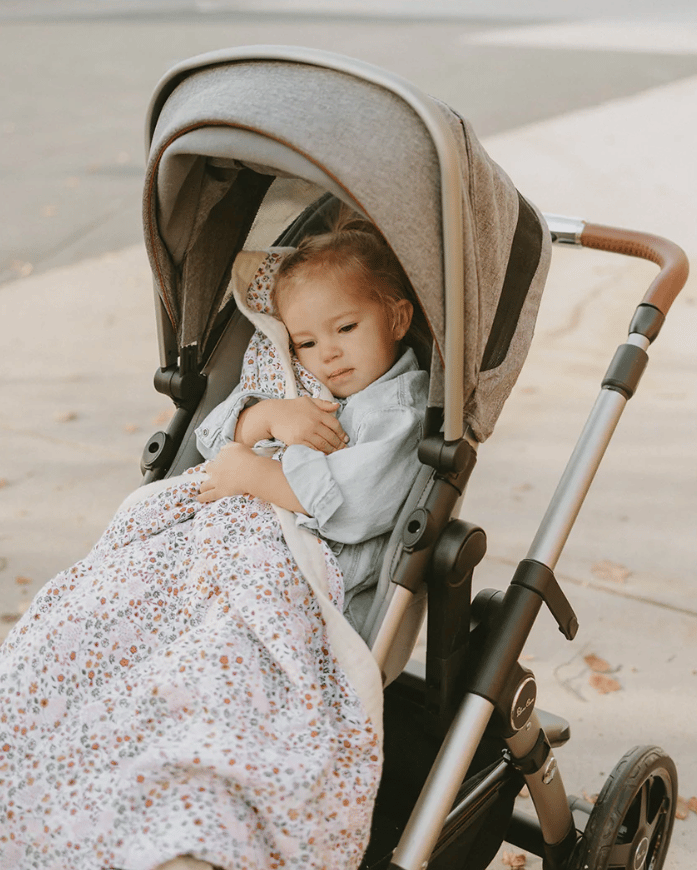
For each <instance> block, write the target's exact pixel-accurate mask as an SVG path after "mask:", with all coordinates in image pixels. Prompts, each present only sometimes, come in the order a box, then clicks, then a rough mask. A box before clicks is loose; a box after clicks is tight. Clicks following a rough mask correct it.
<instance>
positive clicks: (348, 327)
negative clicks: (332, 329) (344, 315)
mask: <svg viewBox="0 0 697 870" xmlns="http://www.w3.org/2000/svg"><path fill="white" fill-rule="evenodd" d="M357 326H358V324H357V323H347V324H346V326H342V327H341V329H339V332H351V331H352V330H354V329H355V328H356V327H357Z"/></svg>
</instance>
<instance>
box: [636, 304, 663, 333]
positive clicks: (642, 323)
mask: <svg viewBox="0 0 697 870" xmlns="http://www.w3.org/2000/svg"><path fill="white" fill-rule="evenodd" d="M665 319H666V316H665V314H664V313H663V312H662V311H661V310H660V309H659V308H656V307H655V306H654V305H649V303H648V302H642V303H641V305H639V306H638V307H637V310H636V311H635V312H634V317H633V318H632V322H631V323H630V324H629V334H630V335H631V334H632V333H633V332H636V333H638V334H639V335H643V336H644V337H645V338H648V340H649V342H652V341H653V340H654V339H655V338H656V336H657V335H658V333H659V332H660V331H661V327H662V326H663V324H664V322H665Z"/></svg>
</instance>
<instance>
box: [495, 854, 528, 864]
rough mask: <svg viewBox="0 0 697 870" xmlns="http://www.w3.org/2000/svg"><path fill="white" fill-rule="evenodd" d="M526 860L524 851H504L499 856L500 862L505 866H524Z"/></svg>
mask: <svg viewBox="0 0 697 870" xmlns="http://www.w3.org/2000/svg"><path fill="white" fill-rule="evenodd" d="M526 861H527V856H526V854H525V852H504V853H503V855H502V856H501V863H502V864H505V865H506V867H525V862H526Z"/></svg>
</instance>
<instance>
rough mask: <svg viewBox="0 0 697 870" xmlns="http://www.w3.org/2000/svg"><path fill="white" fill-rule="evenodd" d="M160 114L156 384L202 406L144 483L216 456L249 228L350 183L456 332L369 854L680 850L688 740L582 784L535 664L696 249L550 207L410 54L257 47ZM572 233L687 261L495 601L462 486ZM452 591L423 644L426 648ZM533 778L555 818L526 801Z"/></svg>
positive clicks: (339, 194)
mask: <svg viewBox="0 0 697 870" xmlns="http://www.w3.org/2000/svg"><path fill="white" fill-rule="evenodd" d="M146 135H147V146H148V154H149V156H148V168H147V174H146V183H145V192H144V224H145V235H146V244H147V247H148V253H149V257H150V260H151V264H152V268H153V274H154V284H155V305H156V310H157V323H158V338H159V345H160V368H159V369H158V371H157V373H156V375H155V386H156V389H157V390H158V391H160V392H162V393H165V394H167V395H169V396H170V397H171V398H172V400H173V402H174V404H175V406H176V412H175V413H174V415H173V417H172V420H171V422H170V424H169V427H168V429H167V431H166V432H158V433H156V434H155V435H154V436H153V437H152V438H151V439H150V441H149V442H148V444H147V445H146V447H145V450H144V453H143V460H142V470H143V472H144V478H143V482H144V483H147V482H150V481H153V480H157V479H160V478H165V477H168V476H171V475H175V474H178V473H180V472H181V471H183V470H184V469H186V468H189V467H191V466H193V465H195V464H196V463H197V462H199V461H200V460H201V457H200V455H199V454H198V452H197V450H196V442H195V437H194V430H195V428H196V427H197V426H198V425H199V424H200V422H201V421H202V420H203V419H204V417H205V416H206V415H207V414H208V412H209V411H210V410H211V409H212V408H213V407H214V406H216V405H217V404H218V403H219V402H221V401H222V400H223V399H224V398H225V397H226V396H227V395H228V394H229V393H230V391H231V389H232V387H233V386H234V385H235V383H236V379H237V378H238V376H239V371H240V367H241V362H242V356H243V353H244V350H245V347H246V345H247V341H248V339H249V337H250V335H251V333H252V326H251V324H249V323H248V322H247V321H246V319H245V318H244V317H243V316H242V315H241V313H240V312H239V311H238V310H237V309H236V307H235V303H234V299H233V298H232V297H231V296H230V294H229V293H228V290H227V288H228V284H229V282H230V275H231V269H232V265H233V261H234V259H235V257H236V256H237V254H238V253H239V252H240V251H241V250H243V249H248V250H262V249H266V248H269V247H270V246H274V245H280V246H292V245H295V244H297V242H298V241H299V240H300V239H301V238H303V237H304V236H306V235H308V234H313V233H320V232H323V231H324V230H325V229H326V228H327V226H328V224H329V223H330V221H331V218H332V216H333V215H334V213H335V211H336V210H337V208H338V207H339V206H340V205H341V204H342V203H343V204H345V205H348V206H349V207H350V208H352V209H354V210H355V211H356V212H358V213H359V214H361V215H363V216H365V217H366V218H368V219H369V220H371V221H372V222H373V223H374V224H375V225H376V226H377V227H378V228H379V229H380V231H381V232H382V234H383V235H384V237H385V238H386V240H387V242H388V243H389V244H390V246H391V247H392V249H393V250H394V252H395V253H396V255H397V256H398V258H399V260H400V262H401V264H402V266H403V267H404V269H405V271H406V273H407V275H408V276H409V278H410V280H411V283H412V285H413V287H414V289H415V292H416V294H417V296H418V299H419V302H420V305H421V309H422V313H423V316H424V318H425V320H426V322H427V324H428V327H429V330H430V334H431V337H432V347H431V349H430V353H428V354H427V355H425V356H424V359H422V360H420V362H421V364H422V366H423V367H424V368H427V369H428V370H429V372H430V390H429V409H428V415H427V434H426V437H425V438H424V440H423V442H422V444H421V446H420V449H419V460H420V462H421V464H422V467H421V469H420V471H419V474H418V477H417V480H416V483H415V485H414V487H413V489H412V492H411V494H410V495H409V497H408V499H407V501H406V503H405V505H404V507H403V509H402V512H401V515H400V519H399V522H398V525H397V527H396V528H395V530H394V532H393V534H392V536H391V539H390V543H389V545H388V550H387V555H386V558H385V560H384V564H383V565H382V568H381V574H380V580H379V582H378V586H377V589H376V590H374V595H373V597H372V601H371V602H370V603H369V606H368V607H367V609H366V614H367V615H366V618H365V620H364V624H363V626H362V629H361V634H362V636H363V638H364V640H365V641H366V643H367V644H368V646H369V647H370V649H371V651H372V653H373V656H374V657H375V659H376V661H377V662H378V664H379V667H380V670H381V672H382V675H383V683H384V685H385V697H384V700H385V721H384V725H385V745H384V753H385V764H384V772H383V779H382V783H381V786H380V791H379V794H378V797H377V802H376V807H375V813H374V819H373V827H372V833H371V840H370V844H369V847H368V850H367V853H366V854H365V857H364V860H363V864H362V865H361V866H362V868H365V870H377V868H388V867H389V868H395V870H397V868H401V870H421V868H424V867H426V866H428V867H431V868H443V870H446V868H453V870H454V868H457V867H468V868H484V867H486V866H488V864H489V863H490V861H491V860H492V858H493V857H494V855H495V854H496V851H497V850H498V848H499V847H500V845H501V843H502V842H504V841H506V842H508V843H512V844H514V845H516V846H519V847H521V848H524V849H526V850H527V851H529V852H531V853H533V854H535V855H539V856H541V857H542V858H543V866H544V867H545V868H547V870H563V868H567V870H580V868H598V870H600V868H610V867H611V868H628V870H629V868H632V870H641V868H652V870H660V867H662V865H663V862H664V860H665V856H666V852H667V850H668V846H669V842H670V836H671V831H672V825H673V819H674V815H675V805H676V802H677V774H676V770H675V765H674V763H673V762H672V760H671V759H670V757H668V756H667V755H666V754H665V753H663V751H662V750H661V749H659V748H658V747H654V746H641V747H637V748H635V749H633V750H631V751H630V752H628V753H627V754H626V755H625V756H624V757H623V758H622V759H621V760H620V761H619V763H618V764H617V766H616V767H615V769H614V770H613V772H612V773H611V775H610V777H609V778H608V780H607V782H606V784H605V786H604V788H603V789H602V791H601V793H600V795H599V797H598V799H597V801H596V802H595V804H594V805H591V804H590V803H588V802H587V801H585V800H582V799H580V798H576V797H573V796H567V794H566V792H565V789H564V785H563V782H562V778H561V775H560V772H559V770H558V767H557V762H556V760H555V756H554V751H553V750H554V748H555V747H558V746H560V745H562V744H563V743H565V742H566V740H567V739H568V738H569V726H568V723H567V722H565V721H564V720H563V719H562V718H560V717H558V716H556V715H552V714H550V713H546V712H544V711H543V710H541V709H538V707H537V704H536V683H535V677H534V675H533V673H532V672H531V671H530V670H529V669H527V668H525V667H523V666H522V665H521V664H520V663H519V661H518V660H519V658H520V656H521V652H522V649H523V646H524V643H525V641H526V639H527V637H528V635H529V633H530V631H531V628H532V626H533V623H534V621H535V619H536V616H537V614H538V612H539V611H540V609H541V607H542V605H543V604H546V605H547V607H548V608H549V610H550V611H551V613H552V615H553V617H554V619H555V620H556V622H557V623H558V626H559V629H560V631H561V632H562V634H563V635H564V636H565V637H566V638H568V639H573V637H574V636H575V634H576V631H577V628H578V624H577V620H576V617H575V614H574V611H573V609H572V606H571V604H570V603H569V601H568V600H567V598H566V595H565V594H564V591H563V590H562V589H561V587H560V586H559V584H558V582H557V580H556V578H555V576H554V573H553V572H554V568H555V566H556V563H557V560H558V558H559V556H560V553H561V550H562V548H563V546H564V544H565V542H566V539H567V537H568V534H569V532H570V530H571V527H572V525H573V523H574V521H575V519H576V516H577V514H578V512H579V510H580V507H581V504H582V502H583V500H584V498H585V495H586V493H587V491H588V489H589V487H590V484H591V482H592V479H593V476H594V474H595V472H596V470H597V468H598V466H599V463H600V461H601V459H602V456H603V453H604V451H605V448H606V446H607V444H608V442H609V440H610V437H611V435H612V433H613V431H614V428H615V426H616V424H617V422H618V420H619V417H620V415H621V413H622V411H623V409H624V406H625V404H626V402H627V400H628V399H629V398H630V397H631V396H632V395H633V393H634V391H635V390H636V387H637V384H638V382H639V379H640V377H641V374H642V372H643V369H644V367H645V365H646V362H647V359H648V357H647V354H646V349H647V348H648V346H649V344H650V343H651V342H652V341H653V340H654V338H655V337H656V335H657V334H658V332H659V330H660V328H661V325H662V322H663V320H664V317H665V314H666V313H667V311H668V309H669V307H670V305H671V302H672V301H673V299H674V298H675V296H676V295H677V293H678V292H679V291H680V289H681V288H682V286H683V284H684V283H685V280H686V278H687V261H686V258H685V256H684V254H683V252H682V251H681V250H680V249H679V248H678V247H677V246H675V245H674V244H672V243H671V242H669V241H667V240H665V239H661V238H658V237H655V236H649V235H646V234H643V233H638V232H632V231H626V230H618V229H613V228H608V227H602V226H597V225H590V224H585V223H584V222H583V221H580V220H577V219H568V218H562V217H556V216H545V217H543V216H542V215H541V214H540V213H539V212H538V211H537V210H536V209H535V208H534V206H532V205H531V204H530V203H528V202H527V201H526V200H525V199H524V198H523V197H522V196H521V195H520V194H519V193H518V191H517V190H516V189H515V187H514V186H513V185H512V183H511V182H510V180H509V179H508V177H507V176H506V175H505V174H504V173H503V172H502V171H501V169H500V168H499V167H498V166H497V165H496V164H495V163H493V161H491V160H490V159H489V157H488V156H487V154H486V153H485V152H484V150H483V149H482V147H481V146H480V144H479V143H478V141H477V139H476V137H475V136H474V134H473V132H472V130H471V128H470V126H469V124H468V123H467V121H465V120H464V119H462V118H460V117H459V116H458V115H457V114H456V113H455V112H453V111H452V110H451V109H449V108H448V107H447V106H445V105H443V104H441V103H439V102H437V101H436V100H434V99H432V98H429V97H427V96H425V95H423V94H422V93H420V92H419V91H418V90H417V89H415V88H414V87H412V86H411V85H410V84H408V83H407V82H405V81H403V80H402V79H400V78H398V77H396V76H393V75H392V74H389V73H387V72H385V71H383V70H380V69H378V68H376V67H373V66H370V65H367V64H364V63H359V62H357V61H354V60H351V59H349V58H345V57H342V56H338V55H334V54H329V53H326V52H319V51H310V50H307V49H299V48H289V47H277V46H276V47H259V46H257V47H251V48H246V49H235V50H229V51H220V52H214V53H211V54H208V55H204V56H202V57H197V58H193V59H192V60H189V61H187V62H185V63H183V64H181V65H179V66H177V67H175V68H174V69H173V70H171V71H170V72H169V73H168V74H167V75H166V76H165V78H164V79H163V80H162V81H161V82H160V84H159V86H158V88H157V90H156V92H155V94H154V97H153V100H152V102H151V106H150V110H149V115H148V125H147V131H146ZM552 242H557V243H562V244H575V245H582V246H586V247H592V248H598V249H602V250H606V251H614V252H617V253H622V254H628V255H631V256H638V257H642V258H646V259H649V260H652V261H653V262H655V263H657V264H658V265H659V266H660V269H661V270H660V274H659V275H658V277H657V278H656V279H655V280H654V282H653V284H652V285H651V287H650V288H649V290H648V292H647V293H646V295H645V297H644V299H643V301H642V302H641V304H639V306H638V308H637V309H636V312H635V314H634V316H633V318H632V320H631V324H630V328H629V338H628V339H627V342H626V343H625V344H623V345H622V346H621V347H620V348H619V349H618V351H617V353H616V354H615V357H614V358H613V360H612V362H611V363H610V367H609V369H608V372H607V374H606V376H605V378H604V380H603V382H602V390H601V393H600V396H599V398H598V401H597V403H596V405H595V406H594V408H593V410H592V412H591V414H590V417H589V420H588V422H587V424H586V427H585V428H584V430H583V433H582V435H581V437H580V440H579V442H578V445H577V447H576V448H575V450H574V453H573V455H572V457H571V459H570V460H569V463H568V466H567V468H566V471H565V472H564V474H563V477H562V479H561V481H560V483H559V486H558V488H557V491H556V493H555V495H554V497H553V499H552V502H551V504H550V507H549V509H548V511H547V513H546V515H545V517H544V518H543V520H542V522H541V525H540V528H539V531H538V533H537V535H536V537H535V539H534V541H533V543H532V545H531V547H530V549H529V551H528V553H527V555H526V557H525V558H524V559H523V560H522V561H521V562H520V564H519V566H518V568H517V570H516V571H515V574H514V576H513V578H512V580H511V583H510V585H509V587H508V588H507V589H506V591H505V592H503V591H497V590H485V591H482V592H479V593H478V594H477V595H476V597H474V600H472V594H471V590H472V575H473V571H474V569H475V567H476V566H477V565H478V563H479V562H480V561H481V560H482V558H483V556H484V554H485V550H486V536H485V533H484V531H483V530H482V529H480V528H478V527H477V526H476V525H473V524H471V523H469V522H466V521H464V520H462V519H460V518H459V513H460V506H461V503H462V499H463V496H464V492H465V488H466V485H467V482H468V479H469V477H470V474H471V473H472V470H473V468H474V466H475V461H476V456H477V446H478V444H479V443H481V442H482V441H484V440H485V439H486V438H487V437H488V436H489V434H491V431H492V430H493V427H494V424H495V422H496V419H497V417H498V414H499V412H500V410H501V408H502V406H503V404H504V401H505V399H506V397H507V396H508V394H509V393H510V391H511V389H512V388H513V385H514V383H515V380H516V377H517V375H518V373H519V370H520V368H521V366H522V364H523V361H524V358H525V355H526V353H527V350H528V347H529V344H530V341H531V339H532V333H533V327H534V322H535V317H536V313H537V308H538V305H539V301H540V295H541V291H542V287H543V284H544V279H545V276H546V272H547V267H548V263H549V258H550V253H551V243H552ZM426 614H427V647H426V661H425V666H419V665H418V664H417V663H414V662H413V661H411V660H410V656H411V653H412V651H413V649H414V646H415V643H416V640H417V636H418V634H419V631H420V628H421V626H422V623H423V620H424V618H426ZM524 785H527V788H528V790H529V793H530V796H531V797H532V800H533V803H534V806H535V810H536V814H537V819H535V818H533V817H531V816H529V815H526V814H523V813H520V812H519V811H518V810H516V808H515V807H514V803H515V798H516V796H517V795H518V793H519V792H520V790H521V788H522V787H523V786H524Z"/></svg>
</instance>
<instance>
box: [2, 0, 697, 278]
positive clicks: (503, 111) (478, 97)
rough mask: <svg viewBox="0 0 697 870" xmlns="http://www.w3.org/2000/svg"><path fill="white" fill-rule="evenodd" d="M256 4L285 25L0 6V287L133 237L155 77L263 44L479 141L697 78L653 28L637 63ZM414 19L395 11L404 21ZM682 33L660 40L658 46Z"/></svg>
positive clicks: (436, 24)
mask: <svg viewBox="0 0 697 870" xmlns="http://www.w3.org/2000/svg"><path fill="white" fill-rule="evenodd" d="M268 5H269V6H273V5H275V6H276V8H280V9H281V11H284V12H285V14H282V15H278V14H274V15H272V14H266V15H259V14H252V13H250V12H249V11H248V10H249V9H250V8H251V6H252V4H246V3H237V4H233V3H215V2H210V3H207V4H206V3H199V4H192V3H190V2H187V3H185V2H182V3H173V2H170V0H162V2H155V0H149V2H145V3H138V4H134V3H129V2H126V0H120V2H118V3H117V2H114V0H103V2H101V3H99V4H95V3H94V2H90V3H89V4H88V3H86V2H84V3H81V2H66V0H58V2H52V3H51V4H50V5H49V4H47V3H43V2H42V3H37V2H31V0H22V3H21V4H20V3H8V2H5V3H4V4H0V18H1V17H2V15H3V13H4V16H5V19H6V20H5V21H4V22H3V25H2V28H0V76H1V77H2V80H3V81H5V82H10V83H11V87H6V88H3V90H2V93H0V129H1V130H2V136H3V139H2V141H3V147H2V151H1V153H0V179H2V189H3V196H2V198H1V201H0V226H2V227H3V233H2V236H1V237H0V283H1V282H3V281H8V280H12V279H13V278H16V277H17V276H18V275H26V274H28V273H30V272H31V271H34V272H40V271H45V270H46V269H51V268H54V267H55V266H59V265H65V264H68V263H72V262H76V261H78V260H80V259H82V258H84V257H87V256H90V255H94V254H98V253H102V252H105V251H110V250H118V249H120V248H122V247H124V246H126V245H128V244H132V243H135V242H137V241H139V240H140V238H141V229H140V200H141V179H142V167H143V148H144V146H143V140H142V126H143V117H144V112H145V108H146V106H147V104H148V100H149V97H150V94H151V93H152V90H153V88H154V86H155V84H156V82H157V81H158V79H159V78H160V77H161V75H163V74H164V72H165V71H166V70H167V69H168V68H169V67H170V66H172V65H173V64H174V63H176V62H177V61H179V60H181V59H183V58H186V57H190V56H192V55H194V54H198V53H202V52H205V51H209V50H212V49H216V48H220V47H224V46H229V45H241V44H254V43H260V42H264V43H288V44H304V45H308V46H312V47H321V48H326V49H329V50H333V51H339V52H342V53H344V54H349V55H353V56H356V57H360V58H362V59H365V60H368V61H371V62H375V63H379V64H380V65H382V66H386V67H388V68H390V69H392V70H394V71H395V72H398V73H400V74H403V75H405V76H406V77H408V78H410V79H411V80H413V81H414V82H415V83H416V84H418V85H419V86H421V87H422V88H424V89H425V90H426V91H428V92H431V93H436V94H438V96H439V97H441V98H442V99H444V100H446V101H447V102H449V103H451V104H452V105H453V106H454V107H455V108H457V109H458V110H459V111H461V112H462V113H463V114H465V115H466V116H467V117H469V118H470V119H471V120H472V121H473V123H474V124H475V127H476V129H477V130H478V132H479V135H480V136H488V135H491V134H492V133H499V132H501V131H504V130H510V129H514V128H517V127H520V126H521V125H523V124H527V123H531V122H535V121H540V120H542V119H545V118H550V117H554V116H557V115H560V114H562V113H565V112H568V111H571V110H574V109H579V108H583V107H590V106H594V105H597V104H599V103H602V102H604V101H606V100H610V99H614V98H618V97H623V96H627V95H629V94H634V93H640V92H642V91H644V90H646V89H647V88H652V87H656V86H660V85H663V84H666V83H668V82H671V81H674V80H676V79H679V78H682V77H685V76H691V75H693V74H695V73H697V51H696V50H695V49H697V45H695V44H692V45H690V44H688V45H687V47H686V48H685V47H683V50H680V51H678V52H675V51H673V50H671V51H667V50H666V47H665V45H663V44H662V43H661V40H660V28H658V33H656V30H657V28H655V27H650V28H648V29H647V35H649V36H650V39H647V40H646V41H645V44H644V45H640V47H639V50H633V51H625V50H621V49H623V47H624V44H626V38H623V35H622V33H620V34H619V39H618V44H617V45H615V46H614V47H613V46H611V47H610V50H608V48H607V46H600V47H598V46H597V45H594V43H593V39H590V40H585V42H584V41H583V40H581V42H580V43H579V42H577V43H576V44H573V43H572V44H571V45H568V44H567V45H564V44H561V45H560V44H558V43H557V42H555V41H552V42H551V43H548V44H544V42H543V43H542V44H540V43H538V44H534V43H533V44H526V43H525V42H524V41H523V42H521V41H520V40H519V39H513V40H512V41H511V40H510V39H509V40H508V41H506V40H505V39H504V40H503V41H501V40H499V39H498V38H497V34H500V33H504V34H505V33H507V32H508V31H507V30H504V29H503V24H504V19H503V18H500V19H496V20H492V18H491V17H487V19H486V20H483V21H482V20H477V19H476V18H474V19H467V18H464V17H458V18H454V19H451V20H448V21H444V20H438V18H437V17H433V16H432V17H431V18H430V19H427V20H423V19H418V18H415V17H413V16H409V15H407V16H405V15H397V14H396V11H397V10H398V9H400V8H402V5H401V4H396V3H388V4H386V5H385V7H384V8H385V9H386V10H387V11H386V12H385V14H384V17H382V18H377V19H372V20H371V19H367V18H359V19H357V20H356V19H354V18H351V17H348V16H344V17H342V18H332V17H331V16H327V15H321V16H320V15H318V13H317V9H318V8H320V4H318V3H315V4H314V5H313V4H307V7H306V8H307V9H309V10H312V9H314V10H315V11H314V13H313V14H308V15H306V16H304V17H303V16H301V17H299V18H298V17H297V16H295V17H293V16H291V15H289V14H288V10H289V9H290V8H291V6H290V4H284V3H280V4H279V3H276V4H272V3H269V4H268ZM508 5H509V6H510V5H511V4H508ZM618 5H619V4H618ZM236 6H237V7H238V8H241V9H242V11H241V12H234V11H232V10H233V9H234V8H235V7H236ZM255 6H256V4H255ZM504 6H505V4H499V6H498V9H499V13H500V14H502V13H503V8H504ZM196 7H200V8H201V9H206V10H208V11H206V12H204V11H199V12H196V11H195V8H196ZM332 7H336V4H331V3H330V4H329V7H328V8H329V9H331V8H332ZM676 7H677V8H678V9H681V10H683V12H684V11H685V10H686V9H687V6H686V4H683V5H680V4H676ZM322 8H325V7H324V4H322ZM378 8H382V7H378ZM424 8H425V7H424V4H418V5H417V4H406V9H407V10H408V11H411V12H413V13H414V15H415V14H416V11H418V10H419V9H420V10H421V14H423V9H424ZM454 8H460V6H459V4H453V3H440V4H436V5H435V6H434V10H436V11H437V10H439V9H440V10H441V11H442V10H446V9H451V10H452V9H454ZM473 8H474V10H475V13H476V12H477V11H478V10H477V8H475V7H473ZM539 8H540V11H541V9H542V7H541V6H540V7H539ZM88 9H89V11H90V13H91V14H90V15H88V14H87V11H86V10H88ZM49 10H51V16H52V17H50V16H49V15H48V11H49ZM136 10H137V12H136ZM61 11H62V14H60V13H61ZM20 12H21V13H22V16H23V17H22V18H20V17H19V16H20ZM97 12H98V13H99V14H97ZM109 12H111V13H112V14H111V16H109V15H108V13H109ZM387 12H391V13H392V14H391V16H390V15H387ZM549 12H550V14H551V13H552V10H551V8H550V9H549ZM117 13H118V14H117ZM146 13H149V14H146ZM506 23H510V21H509V22H506ZM679 32H680V31H679V30H678V28H677V27H672V28H671V29H670V31H669V37H670V39H671V42H670V45H672V44H673V42H674V39H675V35H676V33H679ZM656 44H658V46H659V48H660V50H659V51H656V50H654V49H653V48H652V46H654V45H656ZM688 49H691V50H688Z"/></svg>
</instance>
